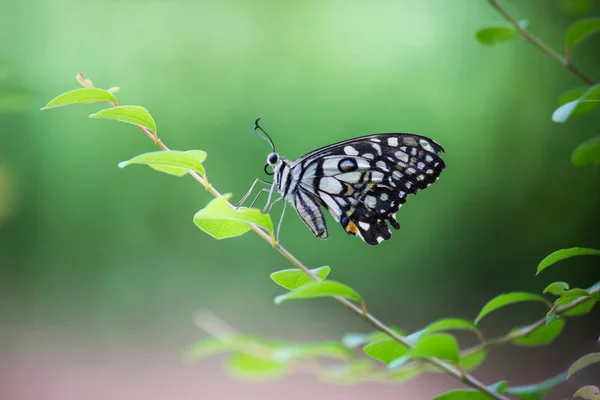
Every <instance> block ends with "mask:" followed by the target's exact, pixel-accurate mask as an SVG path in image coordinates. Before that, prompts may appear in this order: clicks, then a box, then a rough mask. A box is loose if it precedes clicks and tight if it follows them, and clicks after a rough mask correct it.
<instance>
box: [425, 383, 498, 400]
mask: <svg viewBox="0 0 600 400" xmlns="http://www.w3.org/2000/svg"><path fill="white" fill-rule="evenodd" d="M507 386H508V382H506V381H500V382H497V383H495V384H493V385H490V386H489V387H488V389H489V390H490V391H492V392H494V393H498V394H502V393H504V391H505V389H506V387H507ZM490 398H491V397H490V396H489V395H487V394H485V393H483V392H480V391H477V390H473V389H456V390H450V391H448V392H446V393H443V394H441V395H439V396H437V397H434V398H433V400H489V399H490Z"/></svg>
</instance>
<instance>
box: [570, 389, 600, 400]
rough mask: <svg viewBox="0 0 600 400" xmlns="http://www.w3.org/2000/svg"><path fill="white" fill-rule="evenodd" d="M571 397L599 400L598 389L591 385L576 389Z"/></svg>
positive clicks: (599, 390) (599, 393)
mask: <svg viewBox="0 0 600 400" xmlns="http://www.w3.org/2000/svg"><path fill="white" fill-rule="evenodd" d="M573 397H574V398H578V397H579V398H582V399H584V400H600V388H598V387H597V386H593V385H586V386H584V387H581V388H579V389H577V391H576V392H575V394H574V395H573Z"/></svg>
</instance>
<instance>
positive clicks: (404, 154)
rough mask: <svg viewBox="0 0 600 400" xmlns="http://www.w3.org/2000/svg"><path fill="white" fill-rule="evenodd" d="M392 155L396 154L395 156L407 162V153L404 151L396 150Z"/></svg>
mask: <svg viewBox="0 0 600 400" xmlns="http://www.w3.org/2000/svg"><path fill="white" fill-rule="evenodd" d="M394 155H395V156H396V158H398V160H400V161H403V162H408V154H406V153H405V152H403V151H397V152H395V153H394Z"/></svg>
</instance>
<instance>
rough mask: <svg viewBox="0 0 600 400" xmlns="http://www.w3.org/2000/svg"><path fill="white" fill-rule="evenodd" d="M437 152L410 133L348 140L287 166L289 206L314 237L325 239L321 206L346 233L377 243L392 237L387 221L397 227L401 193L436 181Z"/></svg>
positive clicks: (438, 170) (433, 144)
mask: <svg viewBox="0 0 600 400" xmlns="http://www.w3.org/2000/svg"><path fill="white" fill-rule="evenodd" d="M438 152H442V153H443V152H444V149H443V148H442V147H441V146H440V145H439V144H437V143H436V142H435V141H433V140H431V139H429V138H426V137H423V136H419V135H414V134H404V133H384V134H376V135H369V136H363V137H359V138H355V139H350V140H346V141H343V142H340V143H336V144H332V145H330V146H326V147H323V148H321V149H318V150H315V151H313V152H311V153H308V154H306V155H305V156H302V157H300V158H299V159H298V160H296V161H294V162H293V163H292V164H290V165H289V171H288V173H289V175H291V177H290V179H287V180H288V182H286V183H289V184H288V185H286V186H287V188H286V189H292V191H293V192H294V193H293V195H294V196H293V201H294V202H295V204H294V207H295V208H296V211H297V212H298V214H299V216H300V218H302V220H303V221H304V222H305V223H306V225H307V226H308V227H309V228H310V229H311V231H312V232H313V234H314V235H315V236H317V237H319V238H321V239H325V238H326V237H327V227H326V225H325V219H324V218H323V213H322V211H321V209H320V207H319V205H321V206H324V207H325V208H326V209H327V210H328V211H329V212H330V213H331V215H333V217H334V218H335V220H336V221H337V222H339V223H340V224H341V225H342V227H343V228H344V230H345V231H346V232H347V233H348V234H351V235H357V236H359V237H360V238H361V239H362V240H364V241H365V242H366V243H368V244H370V245H377V244H379V243H381V242H382V241H384V240H388V239H389V238H390V237H391V235H392V233H391V231H390V228H389V226H388V224H387V223H388V222H389V224H390V225H391V226H392V227H394V228H395V229H399V228H400V224H399V223H398V221H397V220H396V215H395V214H396V212H397V211H398V209H399V208H400V207H401V206H402V205H403V204H404V203H405V202H406V197H407V195H409V194H415V193H416V192H417V191H419V190H421V189H425V188H426V187H427V186H429V185H431V184H432V183H433V182H435V181H436V180H437V179H438V178H439V176H440V173H441V172H442V170H443V169H444V167H445V164H444V161H443V160H442V159H441V158H440V156H439V155H438V154H437V153H438ZM290 186H295V187H293V188H290ZM386 221H387V222H386Z"/></svg>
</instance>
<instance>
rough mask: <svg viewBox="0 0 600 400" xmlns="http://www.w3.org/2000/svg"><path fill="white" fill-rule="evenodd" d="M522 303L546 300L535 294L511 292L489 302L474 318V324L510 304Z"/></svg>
mask: <svg viewBox="0 0 600 400" xmlns="http://www.w3.org/2000/svg"><path fill="white" fill-rule="evenodd" d="M523 301H539V302H543V303H545V302H546V299H545V298H544V297H542V296H540V295H539V294H535V293H527V292H511V293H505V294H501V295H498V296H496V297H494V298H493V299H492V300H490V301H489V302H488V303H487V304H486V305H485V306H483V308H482V309H481V311H480V312H479V315H478V316H477V318H475V323H476V324H478V323H479V321H481V319H482V318H483V317H485V316H486V315H488V314H489V313H491V312H492V311H495V310H497V309H499V308H501V307H505V306H507V305H510V304H515V303H520V302H523Z"/></svg>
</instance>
